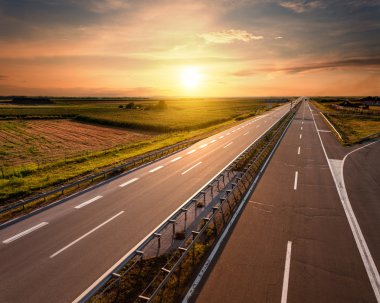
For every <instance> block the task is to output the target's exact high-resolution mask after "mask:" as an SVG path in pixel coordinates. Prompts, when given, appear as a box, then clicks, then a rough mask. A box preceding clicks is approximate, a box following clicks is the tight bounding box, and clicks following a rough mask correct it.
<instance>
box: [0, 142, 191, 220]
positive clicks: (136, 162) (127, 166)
mask: <svg viewBox="0 0 380 303" xmlns="http://www.w3.org/2000/svg"><path fill="white" fill-rule="evenodd" d="M197 141H198V140H188V141H184V142H180V143H177V144H174V145H171V146H168V147H164V148H162V149H159V150H155V151H152V152H149V153H147V154H144V155H141V156H139V157H136V158H135V159H133V160H131V161H128V162H126V163H124V164H121V165H118V166H115V167H112V168H110V169H107V170H104V171H101V172H99V173H96V174H92V175H90V176H88V177H86V178H83V179H80V180H78V181H75V182H72V183H70V184H67V185H64V186H60V187H57V188H55V189H53V190H50V191H48V192H45V193H43V194H41V195H38V196H35V197H31V198H28V199H25V200H20V201H18V202H16V203H14V204H12V205H10V206H6V207H4V208H1V209H0V214H4V213H7V212H10V211H12V210H15V209H17V208H20V207H22V208H25V206H26V205H27V204H30V203H33V202H36V201H39V200H42V199H44V200H45V201H46V198H47V197H49V196H53V195H55V194H58V193H61V194H64V191H65V190H68V189H70V188H74V187H77V188H79V187H80V185H81V184H83V183H88V182H89V181H91V182H93V181H94V180H95V179H98V178H100V177H103V178H105V176H106V175H110V174H115V173H117V172H121V171H126V170H131V169H134V168H136V167H138V166H141V165H143V164H146V163H149V162H152V161H154V160H157V159H159V158H162V157H164V156H168V155H170V154H172V153H174V152H177V151H179V150H182V149H184V148H186V147H188V146H189V145H191V144H194V143H195V142H197Z"/></svg>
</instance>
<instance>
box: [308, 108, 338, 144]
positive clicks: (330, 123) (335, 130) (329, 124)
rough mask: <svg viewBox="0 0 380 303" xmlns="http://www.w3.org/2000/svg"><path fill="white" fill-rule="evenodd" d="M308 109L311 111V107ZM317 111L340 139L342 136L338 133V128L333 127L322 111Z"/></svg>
mask: <svg viewBox="0 0 380 303" xmlns="http://www.w3.org/2000/svg"><path fill="white" fill-rule="evenodd" d="M309 108H310V106H309ZM310 111H311V109H310ZM319 113H320V114H321V115H322V117H323V118H325V120H326V121H327V123H328V124H329V125H330V126H331V127H332V129H333V130H334V131H335V132H336V133H337V134H338V136H339V138H340V139H341V140H342V136H341V135H340V133H339V132H338V130H337V129H336V128H335V126H334V125H332V124H331V122H330V121H329V120H327V118H326V116H325V115H324V114H323V113H322V112H319ZM313 118H314V116H313ZM314 122H315V121H314Z"/></svg>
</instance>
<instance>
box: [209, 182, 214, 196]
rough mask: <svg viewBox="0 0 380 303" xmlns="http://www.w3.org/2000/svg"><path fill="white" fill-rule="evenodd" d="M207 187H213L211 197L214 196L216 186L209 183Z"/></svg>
mask: <svg viewBox="0 0 380 303" xmlns="http://www.w3.org/2000/svg"><path fill="white" fill-rule="evenodd" d="M207 187H210V188H211V197H214V186H212V185H211V184H209V185H207Z"/></svg>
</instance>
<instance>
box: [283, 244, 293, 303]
mask: <svg viewBox="0 0 380 303" xmlns="http://www.w3.org/2000/svg"><path fill="white" fill-rule="evenodd" d="M291 255H292V241H288V245H287V246H286V257H285V269H284V280H283V282H282V294H281V303H286V302H287V300H288V285H289V272H290V258H291Z"/></svg>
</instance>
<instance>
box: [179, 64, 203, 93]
mask: <svg viewBox="0 0 380 303" xmlns="http://www.w3.org/2000/svg"><path fill="white" fill-rule="evenodd" d="M202 79H203V75H202V73H201V71H200V69H199V68H198V67H195V66H187V67H185V68H183V69H182V71H181V83H182V85H183V87H184V88H186V89H189V90H194V89H196V88H198V87H199V86H200V84H201V82H202Z"/></svg>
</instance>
